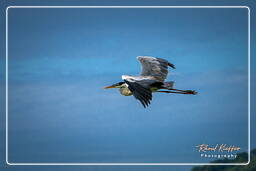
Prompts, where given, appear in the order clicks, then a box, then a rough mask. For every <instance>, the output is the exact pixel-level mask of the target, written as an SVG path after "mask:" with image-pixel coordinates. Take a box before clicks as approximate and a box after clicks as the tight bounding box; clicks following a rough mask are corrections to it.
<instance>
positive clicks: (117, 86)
mask: <svg viewBox="0 0 256 171" xmlns="http://www.w3.org/2000/svg"><path fill="white" fill-rule="evenodd" d="M124 85H125V83H124V82H119V83H116V84H113V85H111V86H107V87H104V88H105V89H108V88H121V87H123V86H124Z"/></svg>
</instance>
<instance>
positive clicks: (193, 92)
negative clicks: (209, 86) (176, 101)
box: [168, 88, 197, 94]
mask: <svg viewBox="0 0 256 171" xmlns="http://www.w3.org/2000/svg"><path fill="white" fill-rule="evenodd" d="M168 90H174V91H177V92H183V93H182V94H197V92H196V91H194V90H179V89H174V88H169V89H168Z"/></svg>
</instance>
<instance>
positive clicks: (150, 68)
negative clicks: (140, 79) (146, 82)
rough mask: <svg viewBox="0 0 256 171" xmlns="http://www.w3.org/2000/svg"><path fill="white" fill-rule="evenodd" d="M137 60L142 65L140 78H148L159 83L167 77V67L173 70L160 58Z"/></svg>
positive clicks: (140, 58)
mask: <svg viewBox="0 0 256 171" xmlns="http://www.w3.org/2000/svg"><path fill="white" fill-rule="evenodd" d="M137 59H138V60H139V61H140V63H141V65H142V72H141V76H150V77H152V78H154V79H155V80H157V81H160V82H163V81H164V80H165V79H166V77H167V75H168V66H170V67H172V68H175V67H174V65H173V64H171V63H169V62H168V61H167V60H165V59H161V58H156V57H150V56H138V57H137Z"/></svg>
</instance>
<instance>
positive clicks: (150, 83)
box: [105, 56, 197, 108]
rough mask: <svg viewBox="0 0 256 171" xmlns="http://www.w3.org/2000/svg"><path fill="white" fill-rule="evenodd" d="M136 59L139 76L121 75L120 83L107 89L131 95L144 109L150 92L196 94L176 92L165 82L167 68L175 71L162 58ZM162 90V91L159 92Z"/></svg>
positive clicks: (150, 96)
mask: <svg viewBox="0 0 256 171" xmlns="http://www.w3.org/2000/svg"><path fill="white" fill-rule="evenodd" d="M137 59H138V60H139V61H140V63H141V65H142V72H141V74H140V76H129V75H122V79H123V81H122V82H119V83H116V84H113V85H111V86H107V87H105V89H107V88H119V91H120V93H121V94H122V95H124V96H131V95H133V96H134V97H135V98H136V99H137V100H139V101H140V102H141V104H142V105H143V106H144V108H146V107H147V106H148V105H149V104H150V101H151V100H152V92H161V93H177V94H192V95H195V94H197V92H196V91H194V90H178V89H174V88H173V84H174V82H173V81H166V82H165V79H166V77H167V75H168V67H171V68H173V69H175V66H174V65H173V64H172V63H170V62H168V61H167V60H165V59H162V58H156V57H151V56H138V57H137ZM160 89H164V90H160Z"/></svg>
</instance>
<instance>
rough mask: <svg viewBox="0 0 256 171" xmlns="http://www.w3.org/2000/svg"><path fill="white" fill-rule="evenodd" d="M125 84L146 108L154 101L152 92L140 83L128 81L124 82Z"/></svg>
mask: <svg viewBox="0 0 256 171" xmlns="http://www.w3.org/2000/svg"><path fill="white" fill-rule="evenodd" d="M124 82H125V83H126V84H127V85H128V88H129V90H130V91H131V92H132V94H133V96H134V97H135V98H136V99H138V100H139V101H140V102H141V104H142V105H143V106H144V107H145V108H146V107H147V106H148V105H149V104H150V101H151V100H152V92H151V90H150V89H149V88H147V87H145V86H143V85H141V84H140V83H138V82H133V81H128V80H124Z"/></svg>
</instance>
